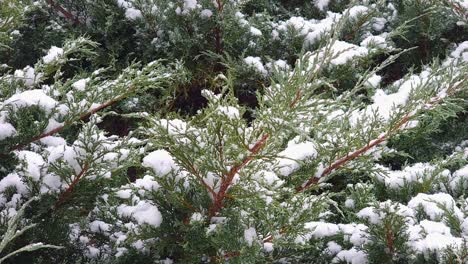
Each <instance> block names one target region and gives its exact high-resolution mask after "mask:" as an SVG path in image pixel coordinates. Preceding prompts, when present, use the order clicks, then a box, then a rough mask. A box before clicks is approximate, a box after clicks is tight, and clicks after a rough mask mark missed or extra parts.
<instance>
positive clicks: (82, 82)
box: [72, 78, 90, 91]
mask: <svg viewBox="0 0 468 264" xmlns="http://www.w3.org/2000/svg"><path fill="white" fill-rule="evenodd" d="M89 81H90V78H86V79H81V80H78V81H76V82H74V83H73V84H72V87H73V88H75V89H76V90H78V91H84V90H85V88H86V84H87V83H88V82H89Z"/></svg>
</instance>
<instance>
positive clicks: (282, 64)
mask: <svg viewBox="0 0 468 264" xmlns="http://www.w3.org/2000/svg"><path fill="white" fill-rule="evenodd" d="M265 66H266V67H267V68H268V70H269V71H270V72H271V71H273V68H276V69H277V70H288V69H289V65H288V63H287V62H286V61H284V60H276V61H272V62H268V63H267V64H266V65H265Z"/></svg>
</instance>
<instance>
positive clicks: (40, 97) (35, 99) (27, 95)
mask: <svg viewBox="0 0 468 264" xmlns="http://www.w3.org/2000/svg"><path fill="white" fill-rule="evenodd" d="M5 104H8V105H11V106H13V107H15V108H22V107H27V106H32V105H38V106H40V107H41V108H43V109H44V110H45V111H46V112H47V113H50V112H51V111H52V110H53V109H54V108H55V107H56V106H57V105H58V103H57V101H55V100H54V99H52V98H51V97H49V96H48V95H46V94H45V93H44V91H43V90H41V89H35V90H29V91H24V92H22V93H19V94H15V95H13V96H12V97H10V98H9V99H8V100H6V101H5Z"/></svg>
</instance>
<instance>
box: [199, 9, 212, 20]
mask: <svg viewBox="0 0 468 264" xmlns="http://www.w3.org/2000/svg"><path fill="white" fill-rule="evenodd" d="M200 16H201V17H202V18H210V17H211V16H213V11H211V10H209V9H203V10H202V11H201V12H200Z"/></svg>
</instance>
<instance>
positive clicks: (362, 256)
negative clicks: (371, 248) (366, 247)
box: [332, 248, 367, 264]
mask: <svg viewBox="0 0 468 264" xmlns="http://www.w3.org/2000/svg"><path fill="white" fill-rule="evenodd" d="M343 261H345V262H346V263H351V264H365V263H367V254H366V253H365V252H364V251H360V250H357V249H355V248H351V249H349V250H343V251H340V252H339V253H338V254H336V256H335V257H334V258H333V260H332V263H340V262H343Z"/></svg>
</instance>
